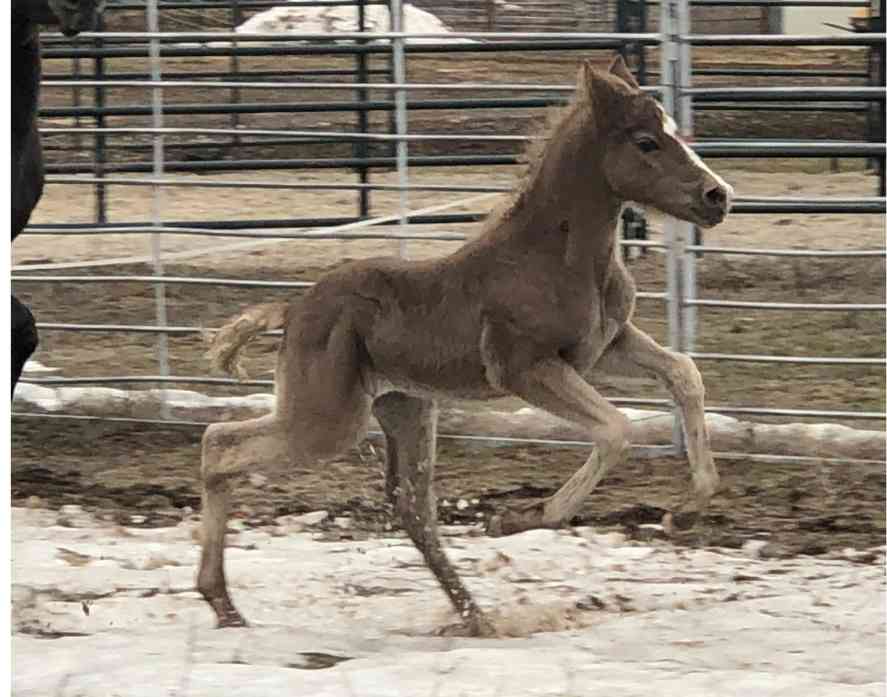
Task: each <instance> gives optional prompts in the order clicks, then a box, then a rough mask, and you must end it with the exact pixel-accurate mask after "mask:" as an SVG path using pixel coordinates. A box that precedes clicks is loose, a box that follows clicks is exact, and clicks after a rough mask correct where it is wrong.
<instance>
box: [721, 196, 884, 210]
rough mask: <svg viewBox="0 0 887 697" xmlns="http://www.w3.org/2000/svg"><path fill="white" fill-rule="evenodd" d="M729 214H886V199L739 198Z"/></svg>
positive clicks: (871, 197) (879, 197)
mask: <svg viewBox="0 0 887 697" xmlns="http://www.w3.org/2000/svg"><path fill="white" fill-rule="evenodd" d="M730 212H731V213H744V214H752V213H853V214H859V213H868V214H878V213H884V212H887V199H885V198H884V197H883V196H869V197H859V198H831V197H823V198H815V199H803V198H791V197H787V198H780V197H772V198H757V197H756V198H739V199H736V200H735V201H734V203H733V207H732V208H731V209H730Z"/></svg>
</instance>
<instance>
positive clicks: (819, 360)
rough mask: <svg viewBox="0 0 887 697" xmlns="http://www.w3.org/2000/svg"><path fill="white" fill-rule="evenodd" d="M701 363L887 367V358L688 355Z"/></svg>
mask: <svg viewBox="0 0 887 697" xmlns="http://www.w3.org/2000/svg"><path fill="white" fill-rule="evenodd" d="M687 355H688V356H690V357H691V358H695V359H696V360H699V361H734V362H737V363H799V364H805V365H808V364H809V365H887V358H883V357H882V358H841V357H830V356H767V355H752V354H747V353H697V352H695V351H691V352H689V353H688V354H687Z"/></svg>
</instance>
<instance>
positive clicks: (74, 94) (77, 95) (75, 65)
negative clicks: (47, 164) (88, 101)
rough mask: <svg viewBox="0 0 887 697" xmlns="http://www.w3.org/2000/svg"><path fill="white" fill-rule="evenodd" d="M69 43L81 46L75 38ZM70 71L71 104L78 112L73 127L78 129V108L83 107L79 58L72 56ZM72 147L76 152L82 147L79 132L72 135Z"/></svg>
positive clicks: (79, 118)
mask: <svg viewBox="0 0 887 697" xmlns="http://www.w3.org/2000/svg"><path fill="white" fill-rule="evenodd" d="M71 43H72V44H73V45H74V48H80V47H81V46H82V43H81V41H80V39H77V38H75V39H74V40H73V41H72V42H71ZM71 71H72V73H73V75H74V88H73V90H72V91H71V102H72V104H73V105H74V108H75V109H77V110H78V114H77V115H76V116H75V117H74V125H75V126H76V127H77V128H80V126H81V125H82V123H83V120H82V118H81V117H80V114H79V110H80V107H81V106H82V105H83V100H82V99H81V92H80V76H81V75H82V74H83V71H82V70H81V66H80V57H79V56H74V58H73V61H72V64H71ZM74 147H75V148H77V150H80V149H81V148H82V147H83V136H82V135H81V134H80V132H79V131H78V132H77V133H75V134H74Z"/></svg>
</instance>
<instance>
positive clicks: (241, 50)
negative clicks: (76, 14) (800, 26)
mask: <svg viewBox="0 0 887 697" xmlns="http://www.w3.org/2000/svg"><path fill="white" fill-rule="evenodd" d="M275 36H278V37H282V36H285V35H284V34H277V35H275ZM618 36H620V37H625V36H628V35H627V34H619V35H618ZM438 38H440V35H438ZM625 43H626V40H622V39H617V38H612V39H586V40H579V39H566V40H564V39H555V40H552V39H540V40H537V41H505V40H503V41H495V42H485V43H480V42H471V43H468V42H466V43H453V42H446V41H441V42H440V43H432V42H423V43H421V44H414V43H407V44H406V45H405V46H404V52H405V53H416V54H432V55H438V54H441V53H445V54H453V53H506V52H520V53H525V52H528V51H530V52H532V51H590V50H611V49H618V48H621V47H622V46H624V45H625ZM641 43H644V44H647V43H648V42H646V41H643V42H641ZM653 43H656V42H653ZM391 52H392V48H391V45H390V44H388V43H369V44H367V43H363V44H358V43H354V44H345V43H329V44H317V43H311V42H309V43H292V44H288V45H287V44H282V43H280V42H275V45H259V46H250V45H244V44H243V43H240V42H234V43H230V44H228V45H219V43H216V44H215V45H213V44H209V45H199V46H181V45H172V46H170V45H161V47H160V50H159V53H160V56H161V57H162V58H211V57H230V56H241V57H248V56H250V57H251V56H274V57H281V56H317V55H321V56H333V55H343V56H354V55H359V54H364V55H372V54H379V55H388V54H390V53H391ZM148 56H149V48H148V44H147V43H146V44H143V45H138V46H135V47H133V46H131V45H130V46H127V47H125V48H118V47H117V46H114V45H111V46H109V47H102V48H69V47H67V46H66V47H64V48H46V49H44V50H43V51H41V57H42V58H44V59H45V60H54V59H70V58H146V57H148Z"/></svg>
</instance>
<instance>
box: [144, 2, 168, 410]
mask: <svg viewBox="0 0 887 697" xmlns="http://www.w3.org/2000/svg"><path fill="white" fill-rule="evenodd" d="M157 2H158V0H148V5H147V10H148V13H147V19H148V31H149V32H153V33H156V32H159V31H160V19H159V15H158V11H157ZM149 55H150V62H151V80H152V81H155V82H159V81H160V79H161V77H162V66H161V60H160V42H159V41H158V40H157V39H151V42H150V49H149ZM151 115H152V125H153V126H154V128H156V129H160V128H163V90H162V89H159V88H158V89H152V90H151ZM152 145H153V160H154V178H155V179H158V180H159V179H162V178H163V169H164V166H163V165H164V158H163V146H164V138H163V134H161V133H159V132H156V131H155V133H154V135H153V140H152ZM151 224H152V225H153V226H154V227H160V226H161V225H163V188H162V187H161V186H158V185H156V184H155V185H153V186H152V201H151ZM160 243H161V237H160V234H159V233H156V232H155V233H152V234H151V257H152V259H153V262H154V275H155V276H163V258H162V250H161V244H160ZM154 304H155V309H156V312H155V314H156V320H157V325H158V326H161V327H165V326H167V324H168V323H167V319H166V284H164V283H156V284H154ZM157 363H158V369H159V371H160V375H162V376H164V377H166V376H168V375H169V354H168V346H167V340H166V334H162V333H161V334H158V335H157ZM161 409H162V414H163V418H169V407H168V405H167V403H166V399H165V398H164V399H163V400H162V405H161Z"/></svg>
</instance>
